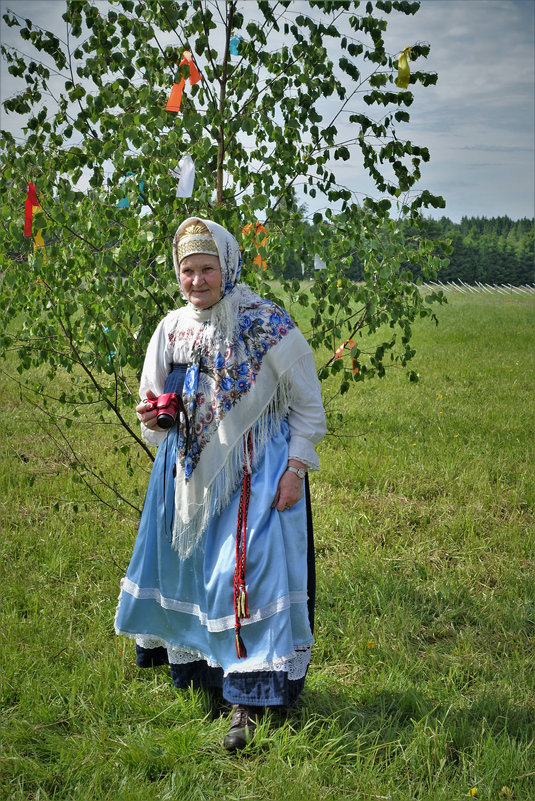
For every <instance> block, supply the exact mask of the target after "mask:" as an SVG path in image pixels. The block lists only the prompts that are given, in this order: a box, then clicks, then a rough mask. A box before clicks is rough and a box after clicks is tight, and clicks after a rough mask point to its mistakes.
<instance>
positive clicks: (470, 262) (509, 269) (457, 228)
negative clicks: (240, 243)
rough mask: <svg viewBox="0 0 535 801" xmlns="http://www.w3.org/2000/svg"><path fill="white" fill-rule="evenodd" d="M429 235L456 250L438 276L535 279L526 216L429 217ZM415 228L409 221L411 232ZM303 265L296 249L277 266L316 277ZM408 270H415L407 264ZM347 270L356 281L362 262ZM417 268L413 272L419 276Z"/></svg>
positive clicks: (534, 251) (532, 229) (532, 228)
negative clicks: (455, 221) (449, 244)
mask: <svg viewBox="0 0 535 801" xmlns="http://www.w3.org/2000/svg"><path fill="white" fill-rule="evenodd" d="M425 228H426V234H427V236H428V237H429V238H430V239H450V240H451V244H452V247H453V253H452V254H451V255H450V256H449V257H448V258H449V263H446V261H444V262H443V266H442V268H441V270H440V272H439V276H438V277H439V280H440V281H443V282H447V281H464V282H465V283H467V284H471V285H474V284H475V283H476V281H479V282H480V283H482V284H512V285H513V286H522V285H523V284H535V238H534V233H535V221H534V220H529V219H527V218H525V219H523V220H511V219H510V218H509V217H492V218H491V219H487V218H486V217H463V218H462V220H461V222H460V223H454V222H452V221H451V220H450V219H448V217H442V218H441V219H440V220H433V219H431V218H429V219H427V220H425ZM412 233H414V234H415V235H418V234H420V232H419V231H416V230H414V232H413V231H412V230H411V228H410V227H409V225H408V224H407V235H410V234H412ZM307 261H308V263H306V264H305V268H304V270H303V267H302V263H301V260H300V259H299V258H298V256H297V254H296V253H294V252H293V251H290V252H287V253H286V254H285V258H284V263H283V264H280V265H278V266H277V265H274V267H275V272H276V274H278V275H284V276H285V277H286V278H300V277H301V275H303V274H304V275H307V276H308V277H312V275H313V269H312V265H311V262H310V254H309V258H308V260H307ZM407 267H408V269H413V268H412V266H411V265H407ZM346 274H347V275H348V277H349V278H352V279H353V280H354V281H361V280H362V278H363V271H362V264H360V263H359V261H358V260H357V259H356V258H355V259H354V261H353V266H352V267H351V268H350V269H349V270H346ZM417 277H418V272H417V271H415V272H414V278H415V279H416V278H417Z"/></svg>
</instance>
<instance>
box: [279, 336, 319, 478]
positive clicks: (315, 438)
mask: <svg viewBox="0 0 535 801" xmlns="http://www.w3.org/2000/svg"><path fill="white" fill-rule="evenodd" d="M289 377H290V380H291V383H292V402H291V404H290V410H289V413H288V425H289V427H290V437H291V439H290V447H289V453H288V458H290V459H298V460H299V461H300V462H303V463H304V464H306V466H307V468H308V469H309V470H319V468H320V466H319V459H318V455H317V453H316V449H315V445H316V444H317V443H318V442H320V440H322V439H323V437H324V436H325V433H326V431H327V426H326V423H325V412H324V411H323V403H322V402H321V388H320V382H319V380H318V376H317V373H316V365H315V363H314V355H313V354H312V351H311V352H310V353H308V354H306V355H305V356H302V357H301V358H300V359H299V360H298V361H297V362H296V363H295V364H294V365H293V366H292V367H291V368H290V371H289Z"/></svg>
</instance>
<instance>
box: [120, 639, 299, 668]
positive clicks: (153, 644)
mask: <svg viewBox="0 0 535 801" xmlns="http://www.w3.org/2000/svg"><path fill="white" fill-rule="evenodd" d="M115 631H116V633H117V634H120V635H123V636H125V637H129V638H130V639H133V640H135V641H136V645H139V646H140V647H141V648H165V649H166V650H167V658H168V660H169V663H170V664H173V665H186V664H188V663H189V662H198V661H199V660H203V661H204V662H206V664H207V665H208V666H209V667H213V668H218V667H221V665H218V663H217V662H215V661H214V660H213V659H210V658H209V657H208V656H206V654H202V653H201V652H200V651H196V650H194V649H188V648H175V647H173V646H172V645H169V643H167V642H166V641H165V640H163V639H161V638H160V637H155V636H154V635H153V634H130V633H128V632H126V631H120V630H119V629H116V630H115ZM311 648H312V646H311V645H304V646H296V648H295V650H294V651H293V652H292V653H291V654H288V656H282V657H279V658H275V659H272V660H269V661H267V662H255V661H254V658H251V659H243V660H240V662H235V663H233V664H231V665H229V666H228V668H227V669H226V670H225V671H224V675H225V676H228V675H229V673H256V672H258V671H261V670H267V671H283V672H284V673H287V674H288V679H289V680H290V681H295V680H296V679H302V678H304V676H305V675H306V672H307V669H308V666H309V664H310V654H311Z"/></svg>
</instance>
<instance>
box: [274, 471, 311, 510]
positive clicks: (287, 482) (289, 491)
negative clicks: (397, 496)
mask: <svg viewBox="0 0 535 801" xmlns="http://www.w3.org/2000/svg"><path fill="white" fill-rule="evenodd" d="M302 494H303V479H302V478H299V476H297V475H296V474H295V473H290V472H288V470H286V472H285V473H283V474H282V476H281V478H280V481H279V486H278V487H277V492H276V494H275V498H274V500H273V503H272V504H271V508H272V509H274V508H275V507H277V511H278V512H284V511H286V509H291V508H292V506H295V504H296V503H297V501H300V500H301V496H302Z"/></svg>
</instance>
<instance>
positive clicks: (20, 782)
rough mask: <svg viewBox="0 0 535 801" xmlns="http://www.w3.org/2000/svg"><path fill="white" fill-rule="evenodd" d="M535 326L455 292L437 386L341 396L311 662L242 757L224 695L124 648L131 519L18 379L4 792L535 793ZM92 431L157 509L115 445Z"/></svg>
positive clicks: (12, 408)
mask: <svg viewBox="0 0 535 801" xmlns="http://www.w3.org/2000/svg"><path fill="white" fill-rule="evenodd" d="M534 312H535V304H534V302H533V300H532V299H530V298H526V299H524V298H520V297H518V298H514V299H511V298H506V297H504V296H498V297H491V296H480V297H475V296H474V297H464V296H463V297H458V296H453V297H451V298H450V303H449V304H448V306H447V307H444V308H442V309H441V310H440V311H439V318H440V325H439V326H438V327H437V328H435V327H434V326H431V325H429V323H425V322H424V323H422V324H421V325H419V326H417V329H416V334H415V337H416V346H417V357H416V369H417V370H418V372H419V373H420V382H419V383H418V384H409V383H408V382H407V379H406V377H405V376H404V375H403V374H402V373H401V372H399V371H396V370H393V371H392V372H391V373H390V374H388V375H387V377H386V378H384V379H382V380H380V381H379V380H377V381H375V382H370V383H368V384H359V385H355V386H354V387H353V388H352V390H351V391H350V392H349V393H348V394H346V395H344V396H342V397H336V396H335V397H334V398H332V399H331V395H335V389H334V386H333V387H326V392H325V395H326V398H327V399H330V400H329V403H328V410H329V414H330V420H331V434H330V435H329V436H328V437H327V438H326V439H325V441H324V442H323V443H322V445H321V446H320V448H319V450H320V458H321V463H322V472H321V473H320V474H318V475H314V476H312V482H311V483H312V494H313V501H314V507H315V532H316V541H317V569H318V584H319V586H318V600H317V625H316V638H317V644H316V646H315V649H314V651H313V664H312V666H311V669H310V673H309V680H308V684H307V689H306V691H305V693H304V695H303V697H302V700H301V703H300V705H299V707H298V708H297V709H295V710H291V711H290V712H288V714H286V715H284V714H279V713H271V714H270V715H268V716H267V717H266V718H265V720H264V721H263V723H262V725H261V727H260V730H259V733H258V736H257V738H256V741H255V744H254V745H253V746H251V747H250V748H249V750H248V751H247V752H246V753H245V754H244V755H243V756H241V757H236V756H232V755H229V754H227V753H226V752H224V751H223V749H222V747H221V740H222V737H223V735H224V733H225V731H226V728H227V725H228V721H227V719H226V717H225V716H224V715H223V716H220V715H217V714H214V711H213V709H212V708H211V706H210V700H209V699H208V698H206V697H205V696H204V695H203V694H202V693H201V692H196V691H189V692H184V693H180V694H177V693H175V692H174V690H173V688H172V685H171V682H170V678H169V677H168V675H167V673H166V671H165V670H164V669H163V668H162V669H158V670H156V671H154V672H152V671H139V670H137V668H136V667H135V664H134V661H135V660H134V657H133V646H132V644H131V643H129V642H126V641H124V640H122V639H118V638H116V637H115V635H114V633H113V615H114V609H115V604H116V599H117V596H118V585H119V580H120V578H121V575H122V574H123V571H124V569H125V568H126V565H127V563H128V559H129V556H130V552H131V549H132V545H133V541H134V537H135V523H134V521H132V520H128V519H125V518H124V517H121V516H119V515H118V514H115V513H113V512H112V511H111V510H109V509H105V508H103V507H102V506H100V505H98V504H97V503H95V502H93V501H92V500H91V498H90V497H89V496H87V497H86V496H85V495H84V494H83V488H82V487H76V486H73V485H72V483H71V481H70V479H69V476H68V473H67V471H66V466H65V465H64V464H61V463H59V462H58V457H57V452H56V450H55V448H54V446H53V444H52V443H51V441H50V440H49V439H48V438H47V436H46V435H45V434H44V433H43V432H42V431H41V430H40V427H39V425H37V424H36V422H35V419H34V417H33V415H32V413H31V407H29V406H28V405H26V404H25V403H24V402H21V401H20V399H19V393H18V389H16V388H15V386H14V385H12V384H10V383H7V382H6V381H4V387H3V392H2V394H3V403H2V412H1V415H2V422H1V424H2V429H3V432H4V437H3V441H2V445H1V447H2V456H3V459H2V470H1V498H2V500H1V508H2V518H3V521H2V538H1V549H2V559H1V571H2V575H1V588H2V589H1V597H2V610H3V611H2V651H1V662H2V664H1V674H0V680H1V685H2V720H1V723H0V727H1V742H2V746H1V747H2V751H1V754H0V796H1V797H2V798H5V799H8V798H9V799H16V800H17V801H22V799H24V801H28V799H36V800H37V799H39V800H40V801H47V800H48V799H62V801H67V800H69V799H86V798H91V799H96V800H97V801H101V799H102V800H104V799H110V801H111V799H113V801H121V800H122V799H129V801H138V800H139V801H145V799H147V801H148V800H149V799H150V801H154V799H158V801H164V799H187V801H190V800H191V801H197V800H198V801H201V799H203V801H205V800H206V799H210V800H211V799H223V800H224V801H233V800H234V799H236V801H237V800H238V799H240V801H243V800H244V799H260V800H262V801H268V799H269V801H272V799H277V801H279V799H280V800H281V801H284V800H285V799H291V801H301V799H303V801H305V799H306V801H311V799H314V801H315V800H316V799H321V801H323V800H324V799H325V800H327V799H328V800H329V801H331V800H332V799H336V800H337V801H338V800H340V801H342V799H347V798H364V799H392V801H407V799H422V800H425V801H427V799H429V801H434V800H435V799H437V801H438V799H445V800H446V799H447V801H454V800H455V799H461V798H466V797H467V793H469V792H477V797H478V798H481V799H489V801H500V799H502V800H503V799H515V801H522V800H524V801H528V799H531V798H533V797H534V796H535V760H534V758H533V739H534V736H535V724H534V713H535V709H534V686H533V685H534V675H535V674H534V670H533V658H534V639H533V638H534V630H535V603H534V602H535V593H534V582H533V545H534V535H533V532H534V525H533V524H534V519H533V501H534V498H533V443H534V432H533V390H534V369H533V368H534V365H533V360H534V351H533V323H534V318H535V314H534ZM304 328H306V325H304ZM7 369H8V371H9V370H10V369H12V365H11V366H10V365H8V366H7ZM339 412H341V413H342V414H343V421H342V422H340V421H339V420H338V418H337V414H338V413H339ZM97 432H100V429H98V430H97ZM76 436H78V438H79V442H80V447H83V448H86V449H89V451H90V452H92V453H93V455H94V456H95V457H97V456H98V457H99V458H101V459H102V461H103V463H104V464H106V465H107V466H108V467H107V469H110V470H114V471H115V473H116V474H117V475H119V476H121V475H122V477H123V479H124V481H130V482H132V483H131V485H130V486H131V487H133V486H134V482H135V483H136V484H137V486H138V487H139V489H140V491H141V492H142V491H143V486H144V485H145V484H146V481H147V476H146V472H145V471H142V470H139V471H136V475H135V476H134V478H132V479H129V478H128V476H127V473H126V469H125V467H124V465H123V463H122V460H121V455H120V454H111V453H110V451H109V447H108V440H107V439H106V436H105V434H103V433H97V434H95V431H94V430H93V431H91V432H87V431H84V430H81V431H80V432H77V433H76ZM140 463H141V462H140Z"/></svg>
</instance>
